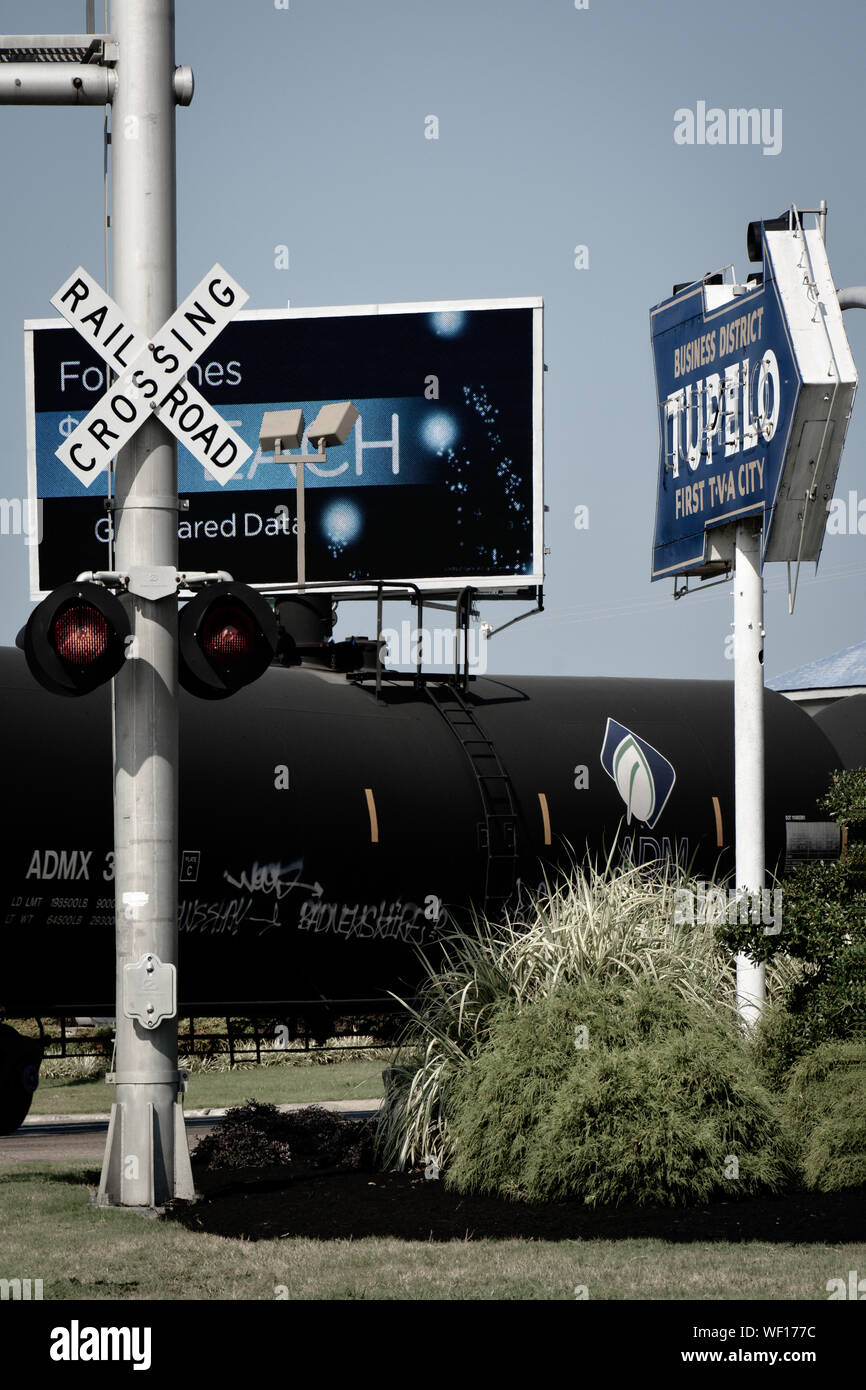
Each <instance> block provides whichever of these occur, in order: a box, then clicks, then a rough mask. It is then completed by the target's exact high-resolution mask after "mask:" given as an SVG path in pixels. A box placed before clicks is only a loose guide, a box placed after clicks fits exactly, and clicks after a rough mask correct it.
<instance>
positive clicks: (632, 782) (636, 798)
mask: <svg viewBox="0 0 866 1390" xmlns="http://www.w3.org/2000/svg"><path fill="white" fill-rule="evenodd" d="M601 765H602V767H603V768H604V770H605V772H606V773H607V775H608V777H610V778H612V780H613V782H614V785H615V786H616V789H617V791H618V792H619V794H620V796H621V797H622V799H623V801H624V802H625V809H626V821H627V824H629V825H631V823H632V820H633V819H634V820H639V821H642V822H643V823H644V825H647V826H649V828H650V830H652V829H653V827H654V826H655V824H656V822H657V821H658V819H659V817H660V816H661V814H662V811H663V810H664V809H665V806H666V805H667V802H668V798H669V796H670V794H671V792H672V791H673V788H674V783H675V782H676V780H677V775H676V772H675V771H674V769H673V766H672V764H671V763H669V762H668V760H667V758H666V757H665V756H664V754H663V753H660V752H659V751H658V749H657V748H653V746H652V744H651V743H647V742H646V740H645V739H642V738H640V737H639V736H638V735H637V734H635V733H633V732H632V730H631V729H627V728H626V727H625V725H624V724H619V723H618V722H617V720H616V719H610V718H609V719H608V721H607V727H606V729H605V731H604V742H603V743H602V747H601Z"/></svg>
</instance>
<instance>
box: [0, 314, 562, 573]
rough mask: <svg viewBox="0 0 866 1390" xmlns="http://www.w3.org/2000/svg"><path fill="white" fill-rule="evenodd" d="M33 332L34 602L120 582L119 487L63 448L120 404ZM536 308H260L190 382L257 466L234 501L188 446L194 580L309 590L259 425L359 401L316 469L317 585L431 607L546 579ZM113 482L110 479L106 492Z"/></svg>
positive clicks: (57, 340)
mask: <svg viewBox="0 0 866 1390" xmlns="http://www.w3.org/2000/svg"><path fill="white" fill-rule="evenodd" d="M25 328H26V358H27V396H28V473H29V489H30V496H31V498H32V499H37V505H38V509H39V521H40V532H39V544H38V545H36V546H33V547H32V548H31V596H32V597H33V598H37V597H40V596H42V595H44V594H45V593H47V592H49V591H50V590H51V589H53V588H56V587H57V585H59V584H61V583H63V582H65V581H67V580H69V579H72V578H74V577H75V576H76V575H77V574H79V573H81V572H82V571H86V570H104V569H108V568H110V567H111V559H112V556H111V548H110V528H111V521H110V516H109V513H108V512H107V511H106V508H105V495H106V485H105V484H104V483H103V482H96V483H94V484H93V485H91V487H90V488H86V487H85V486H84V485H83V484H82V483H81V482H80V481H79V480H78V478H77V477H76V476H75V475H74V474H73V473H71V472H70V470H69V469H68V468H66V467H65V466H64V465H63V464H62V463H61V461H60V460H59V459H58V458H57V457H56V454H55V450H56V449H57V447H58V446H59V445H60V444H61V443H62V442H63V440H64V438H67V437H68V436H69V434H71V432H72V431H73V430H74V429H75V428H76V426H77V424H78V423H79V422H80V421H81V420H82V419H83V418H84V417H85V416H86V415H87V413H88V411H89V410H90V409H91V407H92V406H93V405H94V404H95V402H96V401H97V400H98V399H99V397H100V395H101V394H102V393H103V392H104V391H105V390H106V388H107V387H108V385H109V384H110V383H109V380H108V375H107V368H106V366H105V363H104V362H103V361H102V360H101V358H100V357H99V356H98V355H97V354H96V352H95V351H93V350H92V349H91V347H90V346H89V344H88V343H87V341H86V340H85V338H83V337H82V336H81V335H80V334H79V333H77V332H76V331H75V330H73V329H72V328H69V327H68V326H66V325H65V324H64V323H63V322H62V321H61V320H37V321H32V322H29V323H28V324H26V325H25ZM542 372H543V362H542V303H541V300H540V299H512V300H495V301H467V302H457V303H444V304H443V303H434V304H409V305H400V304H393V305H363V306H352V307H348V308H346V307H342V308H327V309H285V310H267V311H260V310H259V311H248V312H244V313H241V314H239V315H238V316H237V317H236V319H235V320H233V322H232V323H230V324H229V325H228V326H227V327H226V328H225V329H224V330H223V331H222V333H221V334H220V335H219V337H218V338H216V339H215V341H214V342H213V343H212V344H211V345H210V346H209V347H208V348H206V349H205V351H204V352H203V354H202V356H201V358H200V359H199V360H198V361H197V362H196V363H194V364H193V366H192V367H191V368H190V369H189V371H188V379H189V380H190V381H191V382H192V383H193V385H194V386H196V387H197V388H198V390H199V391H200V392H201V394H202V395H203V396H204V397H205V398H206V399H207V400H208V401H209V402H210V404H211V405H213V406H214V407H215V409H216V410H217V411H218V412H219V413H220V415H221V416H222V417H223V418H224V419H225V421H226V422H227V423H228V424H230V425H231V426H232V427H233V428H234V429H235V430H236V432H237V433H238V434H239V435H240V436H241V437H242V438H243V439H244V440H245V442H246V443H247V444H249V445H250V447H251V448H252V449H253V454H252V456H251V458H250V459H249V460H248V461H247V462H246V463H245V464H244V465H243V467H242V468H241V470H240V471H239V472H238V473H237V474H236V475H235V476H234V477H232V478H231V479H229V480H228V481H227V482H225V484H224V485H220V483H219V482H218V481H216V480H215V479H213V478H212V477H210V476H209V475H208V474H207V473H206V472H205V470H204V469H203V468H202V466H201V464H200V463H198V462H197V461H196V460H195V458H193V456H192V455H191V454H189V453H188V452H187V451H186V449H184V448H183V447H182V446H180V447H179V448H178V493H179V496H180V497H181V498H182V499H184V500H185V503H186V504H187V506H186V509H185V510H181V511H180V512H179V514H178V538H179V548H178V553H179V559H178V564H179V568H180V569H181V570H187V571H194V570H198V571H209V572H212V571H214V570H227V571H228V572H230V573H231V574H232V576H233V577H234V578H235V579H238V580H241V581H243V582H246V583H249V584H254V585H256V586H259V587H261V588H264V589H268V588H273V587H277V586H280V585H285V584H292V583H293V582H294V581H295V580H296V578H297V507H296V498H297V482H296V478H297V471H298V464H297V463H296V462H295V461H294V460H295V459H296V458H297V457H298V456H300V455H308V456H314V455H315V454H316V446H315V444H314V443H313V442H311V441H310V440H309V439H308V438H307V437H306V436H305V437H304V439H303V441H302V443H301V446H300V449H297V450H293V451H291V454H292V460H293V461H292V462H290V463H276V462H275V461H274V455H273V453H263V452H262V450H261V449H260V448H259V431H260V427H261V424H262V419H263V416H264V414H265V413H266V412H269V411H274V410H290V409H296V408H298V407H300V408H301V409H302V410H303V412H304V419H305V421H306V422H307V426H308V427H309V424H310V423H311V422H312V421H313V420H314V418H315V416H316V414H317V413H318V411H319V409H320V407H321V406H322V405H324V404H327V403H329V402H337V401H344V400H350V401H352V402H353V403H354V405H355V406H356V407H357V410H358V412H359V415H358V419H357V421H356V423H355V426H354V428H353V429H352V432H351V434H350V435H349V438H348V439H347V440H346V442H345V444H343V445H340V446H334V447H331V448H329V449H328V450H327V461H326V462H324V463H323V462H318V461H316V460H315V459H314V458H311V461H310V462H308V463H306V464H305V465H304V492H305V514H306V525H305V541H306V544H305V550H306V563H305V578H306V581H307V582H308V583H324V582H327V581H333V582H335V583H336V582H343V583H345V582H350V581H351V582H354V581H358V584H359V587H360V586H362V585H363V581H372V580H376V579H389V580H397V581H399V580H404V581H407V582H413V583H416V584H418V586H419V587H420V588H422V589H424V590H425V591H428V592H442V593H448V592H453V591H455V590H458V589H461V588H463V587H465V586H466V585H472V586H474V587H477V588H479V589H495V590H504V591H509V590H516V589H523V588H527V587H531V586H534V585H537V584H540V583H541V582H542V579H543V563H542V554H543V537H542V512H543V502H542V386H541V383H542ZM107 476H108V475H106V478H107Z"/></svg>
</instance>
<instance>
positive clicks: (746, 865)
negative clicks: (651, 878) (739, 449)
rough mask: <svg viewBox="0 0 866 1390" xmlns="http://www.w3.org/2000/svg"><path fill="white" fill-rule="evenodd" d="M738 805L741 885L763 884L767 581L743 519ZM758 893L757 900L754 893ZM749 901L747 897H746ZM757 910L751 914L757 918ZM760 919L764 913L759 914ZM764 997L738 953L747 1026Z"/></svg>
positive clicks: (737, 565) (738, 554)
mask: <svg viewBox="0 0 866 1390" xmlns="http://www.w3.org/2000/svg"><path fill="white" fill-rule="evenodd" d="M734 557H735V558H734V804H735V816H736V876H737V888H738V889H739V890H741V891H745V893H746V894H748V895H750V897H751V902H752V903H754V902H758V903H760V902H761V893H762V890H763V887H764V871H765V867H764V866H765V860H764V585H763V580H762V577H761V522H760V521H755V520H746V521H740V522H738V523H737V526H736V535H735V541H734ZM755 894H757V895H758V896H757V898H755V897H754V895H755ZM746 901H749V899H748V898H747V899H746ZM754 915H755V914H754V913H752V916H753V920H754ZM757 917H758V920H760V917H761V914H760V912H759V913H758V914H757ZM765 997H766V988H765V981H764V966H763V964H757V963H756V962H755V961H754V960H752V958H751V957H750V956H748V955H746V954H744V953H740V954H739V955H738V956H737V1008H738V1010H739V1013H740V1017H741V1018H742V1020H743V1022H744V1023H745V1024H746V1025H747V1026H752V1025H753V1024H754V1023H755V1022H756V1021H757V1019H758V1018H759V1016H760V1014H761V1010H762V1009H763V1007H764V1000H765Z"/></svg>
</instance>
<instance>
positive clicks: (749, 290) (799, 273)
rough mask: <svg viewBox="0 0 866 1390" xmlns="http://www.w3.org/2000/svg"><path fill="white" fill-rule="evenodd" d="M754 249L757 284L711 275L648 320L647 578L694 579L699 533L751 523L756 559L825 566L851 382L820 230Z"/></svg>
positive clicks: (785, 233) (701, 560) (702, 549)
mask: <svg viewBox="0 0 866 1390" xmlns="http://www.w3.org/2000/svg"><path fill="white" fill-rule="evenodd" d="M762 249H763V262H764V268H763V276H762V277H761V276H758V277H755V278H753V279H752V280H751V281H750V282H749V283H748V284H746V285H735V284H731V283H727V284H726V283H712V281H713V280H717V281H720V280H721V276H718V277H710V278H709V279H708V280H705V281H699V282H697V283H695V284H693V285H690V286H688V287H686V288H685V289H684V290H682V291H681V292H680V293H679V294H675V295H674V296H673V297H672V298H670V299H667V300H665V301H663V302H662V303H661V304H659V305H657V306H656V308H654V309H653V310H652V311H651V313H650V324H651V332H652V347H653V358H654V363H655V373H656V391H657V395H656V400H657V405H658V420H659V434H660V438H661V448H660V456H659V476H658V491H657V502H656V524H655V536H654V540H653V556H652V578H653V579H662V578H665V577H667V576H669V575H672V574H687V573H689V572H695V571H697V572H700V569H701V566H702V565H704V564H706V563H707V561H708V560H709V558H710V547H709V539H710V538H709V536H708V532H710V531H711V530H712V528H713V527H717V526H721V525H725V524H727V523H730V522H733V521H737V520H738V519H740V518H742V517H747V516H760V517H762V518H763V523H764V526H763V548H762V561H767V560H798V559H801V560H817V559H818V557H819V555H820V551H821V544H822V542H823V536H824V525H825V521H826V511H827V505H828V503H829V500H830V498H831V497H832V495H833V487H834V484H835V481H836V474H837V472H838V468H839V460H840V457H841V453H842V445H843V443H844V438H845V431H846V429H847V424H848V419H849V417H850V413H851V405H852V402H853V399H854V391H855V389H856V383H857V372H856V369H855V367H854V362H853V359H852V357H851V352H850V349H849V347H848V341H847V338H846V336H845V330H844V328H843V325H842V312H841V310H840V308H839V302H838V298H837V295H836V290H835V287H834V285H833V280H832V277H831V275H830V268H829V265H828V263H827V253H826V250H825V248H824V242H823V239H822V237H821V234H820V232H818V231H817V230H815V231H812V230H809V231H804V230H802V229H801V228H799V227H797V228H795V229H793V230H789V229H782V230H778V229H776V230H768V228H767V227H762Z"/></svg>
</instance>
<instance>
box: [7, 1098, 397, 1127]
mask: <svg viewBox="0 0 866 1390" xmlns="http://www.w3.org/2000/svg"><path fill="white" fill-rule="evenodd" d="M381 1104H382V1101H381V1099H379V1100H305V1101H295V1102H292V1103H291V1104H289V1105H278V1106H277V1109H278V1110H283V1111H290V1110H306V1108H307V1107H308V1106H310V1105H318V1106H320V1107H321V1108H322V1110H334V1111H336V1112H337V1113H339V1112H340V1111H345V1110H348V1111H355V1110H378V1109H379V1106H380V1105H381ZM225 1114H226V1110H225V1108H222V1109H218V1108H215V1109H212V1110H185V1111H184V1117H185V1118H186V1119H187V1120H219V1119H222V1117H223V1116H224V1115H225ZM108 1120H109V1115H108V1112H107V1111H106V1112H105V1113H104V1114H98V1115H83V1114H69V1115H28V1116H27V1118H26V1120H25V1121H24V1123H23V1124H22V1126H21V1128H22V1129H26V1128H27V1126H28V1125H74V1124H88V1123H89V1124H100V1123H101V1124H108Z"/></svg>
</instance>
